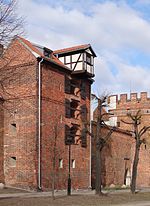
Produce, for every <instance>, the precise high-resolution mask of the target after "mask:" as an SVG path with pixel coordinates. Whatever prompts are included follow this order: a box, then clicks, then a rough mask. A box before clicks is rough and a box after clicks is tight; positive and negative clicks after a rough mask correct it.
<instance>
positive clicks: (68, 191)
mask: <svg viewBox="0 0 150 206" xmlns="http://www.w3.org/2000/svg"><path fill="white" fill-rule="evenodd" d="M68 146H69V148H68V188H67V195H71V175H70V168H71V164H70V160H71V144H69V145H68Z"/></svg>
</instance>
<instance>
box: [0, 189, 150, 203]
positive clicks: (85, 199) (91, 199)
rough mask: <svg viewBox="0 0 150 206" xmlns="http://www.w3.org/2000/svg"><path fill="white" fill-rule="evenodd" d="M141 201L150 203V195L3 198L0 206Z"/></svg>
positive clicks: (0, 200) (147, 193)
mask: <svg viewBox="0 0 150 206" xmlns="http://www.w3.org/2000/svg"><path fill="white" fill-rule="evenodd" d="M141 201H150V193H149V192H146V193H137V194H135V195H132V194H130V193H121V194H108V195H107V196H100V197H99V196H96V195H72V196H70V197H67V196H57V197H56V199H55V200H52V198H51V197H37V198H6V199H5V198H2V199H0V206H101V205H102V206H103V205H118V206H119V205H121V204H125V203H134V202H135V205H136V203H137V202H141Z"/></svg>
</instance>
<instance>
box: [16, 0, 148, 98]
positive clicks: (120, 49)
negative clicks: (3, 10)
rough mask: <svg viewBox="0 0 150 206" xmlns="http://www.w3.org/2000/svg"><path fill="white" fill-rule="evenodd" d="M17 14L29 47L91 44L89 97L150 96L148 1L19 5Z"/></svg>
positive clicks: (26, 1) (53, 0)
mask: <svg viewBox="0 0 150 206" xmlns="http://www.w3.org/2000/svg"><path fill="white" fill-rule="evenodd" d="M19 12H20V13H21V15H23V16H25V17H26V33H27V34H26V37H27V39H29V40H30V41H32V42H34V43H38V44H41V45H44V46H47V47H49V48H50V49H52V50H55V49H60V48H65V47H70V46H74V45H79V44H85V43H86V44H87V43H90V44H91V45H92V47H93V49H94V51H95V52H96V54H97V58H96V59H95V75H96V76H95V83H94V84H93V91H94V92H98V93H101V92H103V91H108V92H109V93H111V94H117V93H129V92H130V91H131V92H140V91H147V92H150V0H135V1H134V0H120V1H119V0H116V1H115V0H111V1H107V0H19Z"/></svg>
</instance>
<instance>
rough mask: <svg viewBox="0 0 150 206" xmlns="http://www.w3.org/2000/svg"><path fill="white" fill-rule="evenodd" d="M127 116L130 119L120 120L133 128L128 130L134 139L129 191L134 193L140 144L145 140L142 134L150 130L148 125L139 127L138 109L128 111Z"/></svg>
mask: <svg viewBox="0 0 150 206" xmlns="http://www.w3.org/2000/svg"><path fill="white" fill-rule="evenodd" d="M127 116H128V117H129V118H130V121H129V122H127V121H124V120H122V122H124V123H125V124H129V125H132V126H133V130H132V131H130V132H131V133H132V134H133V137H134V139H135V154H134V161H133V168H132V180H131V192H132V194H134V193H135V190H136V179H137V167H138V162H139V152H140V147H141V145H142V144H146V140H145V138H143V135H144V134H145V133H146V132H147V131H148V130H150V126H143V127H142V128H141V129H140V128H139V127H140V125H141V118H142V114H141V111H140V110H138V111H137V112H136V114H131V113H128V114H127Z"/></svg>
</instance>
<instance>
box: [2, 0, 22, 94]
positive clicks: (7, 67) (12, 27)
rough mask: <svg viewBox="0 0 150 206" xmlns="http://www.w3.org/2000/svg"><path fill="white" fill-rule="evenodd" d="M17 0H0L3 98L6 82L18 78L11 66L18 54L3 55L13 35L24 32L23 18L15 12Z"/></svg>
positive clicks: (5, 91)
mask: <svg viewBox="0 0 150 206" xmlns="http://www.w3.org/2000/svg"><path fill="white" fill-rule="evenodd" d="M17 2H18V1H17V0H0V95H1V97H2V98H4V93H5V95H9V92H8V91H7V89H6V83H7V82H8V81H10V80H11V79H14V78H16V79H17V78H18V74H17V72H18V71H16V70H17V69H14V68H13V67H12V63H13V62H14V61H17V59H18V55H16V56H15V51H14V52H13V53H14V54H13V55H7V54H6V55H5V54H4V50H5V49H6V48H7V46H8V44H9V43H10V42H11V40H12V39H13V38H14V36H15V35H22V34H23V33H24V18H23V17H20V16H19V15H18V14H17Z"/></svg>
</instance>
